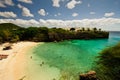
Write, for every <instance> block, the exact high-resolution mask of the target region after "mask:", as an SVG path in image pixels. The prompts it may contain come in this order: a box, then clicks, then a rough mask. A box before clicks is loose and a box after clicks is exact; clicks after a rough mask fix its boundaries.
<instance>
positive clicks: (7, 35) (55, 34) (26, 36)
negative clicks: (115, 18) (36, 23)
mask: <svg viewBox="0 0 120 80" xmlns="http://www.w3.org/2000/svg"><path fill="white" fill-rule="evenodd" d="M0 33H1V34H0V43H3V42H16V41H26V40H29V41H37V42H39V41H43V42H52V41H62V40H70V39H98V38H108V32H105V31H101V30H97V28H93V29H92V30H90V29H89V28H88V29H87V30H85V28H81V29H80V30H76V29H75V28H70V29H69V30H65V29H62V28H47V27H28V28H23V27H19V26H17V25H14V24H12V23H3V24H0Z"/></svg>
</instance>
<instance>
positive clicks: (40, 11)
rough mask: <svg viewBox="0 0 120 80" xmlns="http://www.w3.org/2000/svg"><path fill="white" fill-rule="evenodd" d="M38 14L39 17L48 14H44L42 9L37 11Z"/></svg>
mask: <svg viewBox="0 0 120 80" xmlns="http://www.w3.org/2000/svg"><path fill="white" fill-rule="evenodd" d="M38 13H39V14H40V15H41V16H46V15H47V14H48V13H46V12H45V10H44V9H40V10H39V11H38Z"/></svg>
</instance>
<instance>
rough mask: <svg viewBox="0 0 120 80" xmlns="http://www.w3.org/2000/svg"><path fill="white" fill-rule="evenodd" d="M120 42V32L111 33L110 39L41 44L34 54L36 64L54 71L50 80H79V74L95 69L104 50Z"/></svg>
mask: <svg viewBox="0 0 120 80" xmlns="http://www.w3.org/2000/svg"><path fill="white" fill-rule="evenodd" d="M119 41H120V32H110V33H109V38H108V39H96V40H70V41H63V42H57V43H55V42H50V43H44V44H40V45H38V46H37V47H36V48H35V49H34V50H33V53H34V57H35V62H36V64H39V63H40V66H41V67H46V66H45V65H47V68H46V69H48V67H49V69H51V70H53V71H51V74H53V75H51V76H52V77H51V78H49V80H78V77H79V74H81V73H85V72H87V71H90V70H92V69H93V68H94V66H95V63H96V61H97V60H98V57H97V56H99V55H100V54H99V53H100V52H101V51H102V50H103V49H105V48H107V47H110V46H113V45H115V44H117V43H118V42H119ZM38 69H39V68H38ZM44 69H45V68H44ZM54 70H56V71H54ZM43 71H46V70H43ZM46 73H47V72H46ZM37 74H39V72H38V73H37ZM46 75H48V74H46ZM54 75H57V76H54ZM44 80H45V79H44ZM46 80H47V78H46Z"/></svg>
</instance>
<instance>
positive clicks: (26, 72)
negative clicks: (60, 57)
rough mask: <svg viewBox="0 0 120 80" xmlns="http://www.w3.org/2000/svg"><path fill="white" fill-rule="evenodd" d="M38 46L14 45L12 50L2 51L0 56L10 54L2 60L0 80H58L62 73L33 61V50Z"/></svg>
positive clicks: (0, 50) (0, 48) (0, 49)
mask: <svg viewBox="0 0 120 80" xmlns="http://www.w3.org/2000/svg"><path fill="white" fill-rule="evenodd" d="M37 44H42V43H35V42H19V43H14V44H13V46H12V49H11V50H4V51H3V50H2V49H3V47H4V45H5V44H3V45H0V54H8V55H9V56H8V58H7V59H3V60H0V80H53V79H54V78H55V79H56V80H57V79H58V78H59V73H60V71H59V70H58V69H57V68H54V67H53V68H50V67H49V66H48V65H47V64H45V65H43V66H42V67H41V66H40V64H39V63H38V62H35V59H34V58H33V57H32V59H31V55H32V54H31V50H32V48H33V47H35V46H36V45H37Z"/></svg>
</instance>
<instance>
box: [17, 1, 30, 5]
mask: <svg viewBox="0 0 120 80" xmlns="http://www.w3.org/2000/svg"><path fill="white" fill-rule="evenodd" d="M18 1H20V2H24V3H29V4H32V0H18Z"/></svg>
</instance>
